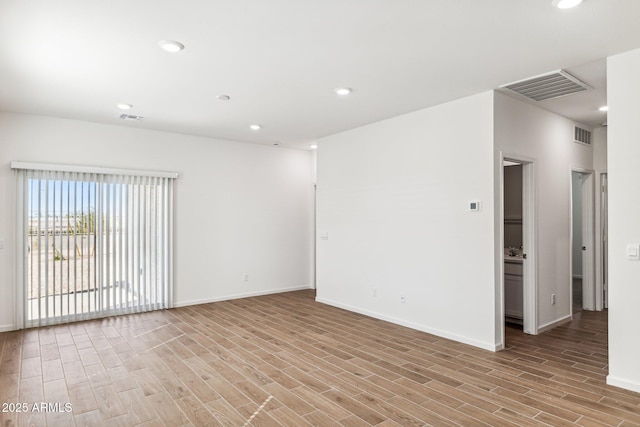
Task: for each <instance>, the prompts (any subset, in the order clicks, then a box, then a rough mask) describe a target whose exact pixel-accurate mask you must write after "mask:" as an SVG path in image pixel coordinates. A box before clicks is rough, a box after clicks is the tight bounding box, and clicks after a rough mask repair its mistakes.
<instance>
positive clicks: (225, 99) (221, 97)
mask: <svg viewBox="0 0 640 427" xmlns="http://www.w3.org/2000/svg"><path fill="white" fill-rule="evenodd" d="M216 98H218V99H219V100H220V101H228V100H230V99H231V97H230V96H229V95H218V96H216Z"/></svg>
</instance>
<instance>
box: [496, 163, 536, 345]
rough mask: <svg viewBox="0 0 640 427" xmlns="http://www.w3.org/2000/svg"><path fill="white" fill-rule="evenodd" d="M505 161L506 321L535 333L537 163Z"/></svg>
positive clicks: (504, 252)
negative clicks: (535, 164)
mask: <svg viewBox="0 0 640 427" xmlns="http://www.w3.org/2000/svg"><path fill="white" fill-rule="evenodd" d="M501 160H502V174H501V178H502V179H501V194H502V209H501V211H500V213H501V228H502V242H501V243H502V248H501V249H502V251H503V252H502V254H503V256H502V267H503V268H502V272H503V273H504V274H502V277H501V283H502V289H501V290H502V297H503V298H502V302H503V306H502V308H503V311H502V313H503V319H502V320H503V322H502V324H503V327H504V325H505V323H506V322H509V323H510V324H512V322H513V323H516V324H520V325H522V326H521V328H522V330H523V332H525V333H527V334H532V335H535V334H537V333H538V329H537V324H538V319H537V307H538V304H537V298H536V295H537V282H536V238H535V237H536V233H535V226H536V225H535V169H534V163H533V161H531V160H530V159H524V158H521V157H520V156H510V155H506V154H503V156H502V159H501ZM509 168H513V169H509ZM503 333H504V330H503ZM503 336H504V334H503Z"/></svg>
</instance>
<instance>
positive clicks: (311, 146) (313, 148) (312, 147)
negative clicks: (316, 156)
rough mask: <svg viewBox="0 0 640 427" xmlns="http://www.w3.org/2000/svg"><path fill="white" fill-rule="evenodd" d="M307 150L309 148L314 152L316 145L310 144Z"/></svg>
mask: <svg viewBox="0 0 640 427" xmlns="http://www.w3.org/2000/svg"><path fill="white" fill-rule="evenodd" d="M309 148H311V149H312V150H315V149H316V148H318V144H311V145H310V146H309Z"/></svg>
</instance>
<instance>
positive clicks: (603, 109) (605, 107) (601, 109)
mask: <svg viewBox="0 0 640 427" xmlns="http://www.w3.org/2000/svg"><path fill="white" fill-rule="evenodd" d="M598 110H600V111H609V107H608V106H607V105H603V106H602V107H600V108H598Z"/></svg>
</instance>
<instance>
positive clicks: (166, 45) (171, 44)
mask: <svg viewBox="0 0 640 427" xmlns="http://www.w3.org/2000/svg"><path fill="white" fill-rule="evenodd" d="M158 44H159V45H160V47H161V48H163V49H164V50H166V51H167V52H171V53H177V52H180V51H181V50H182V49H184V45H183V44H182V43H180V42H177V41H174V40H162V41H160V42H158Z"/></svg>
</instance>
